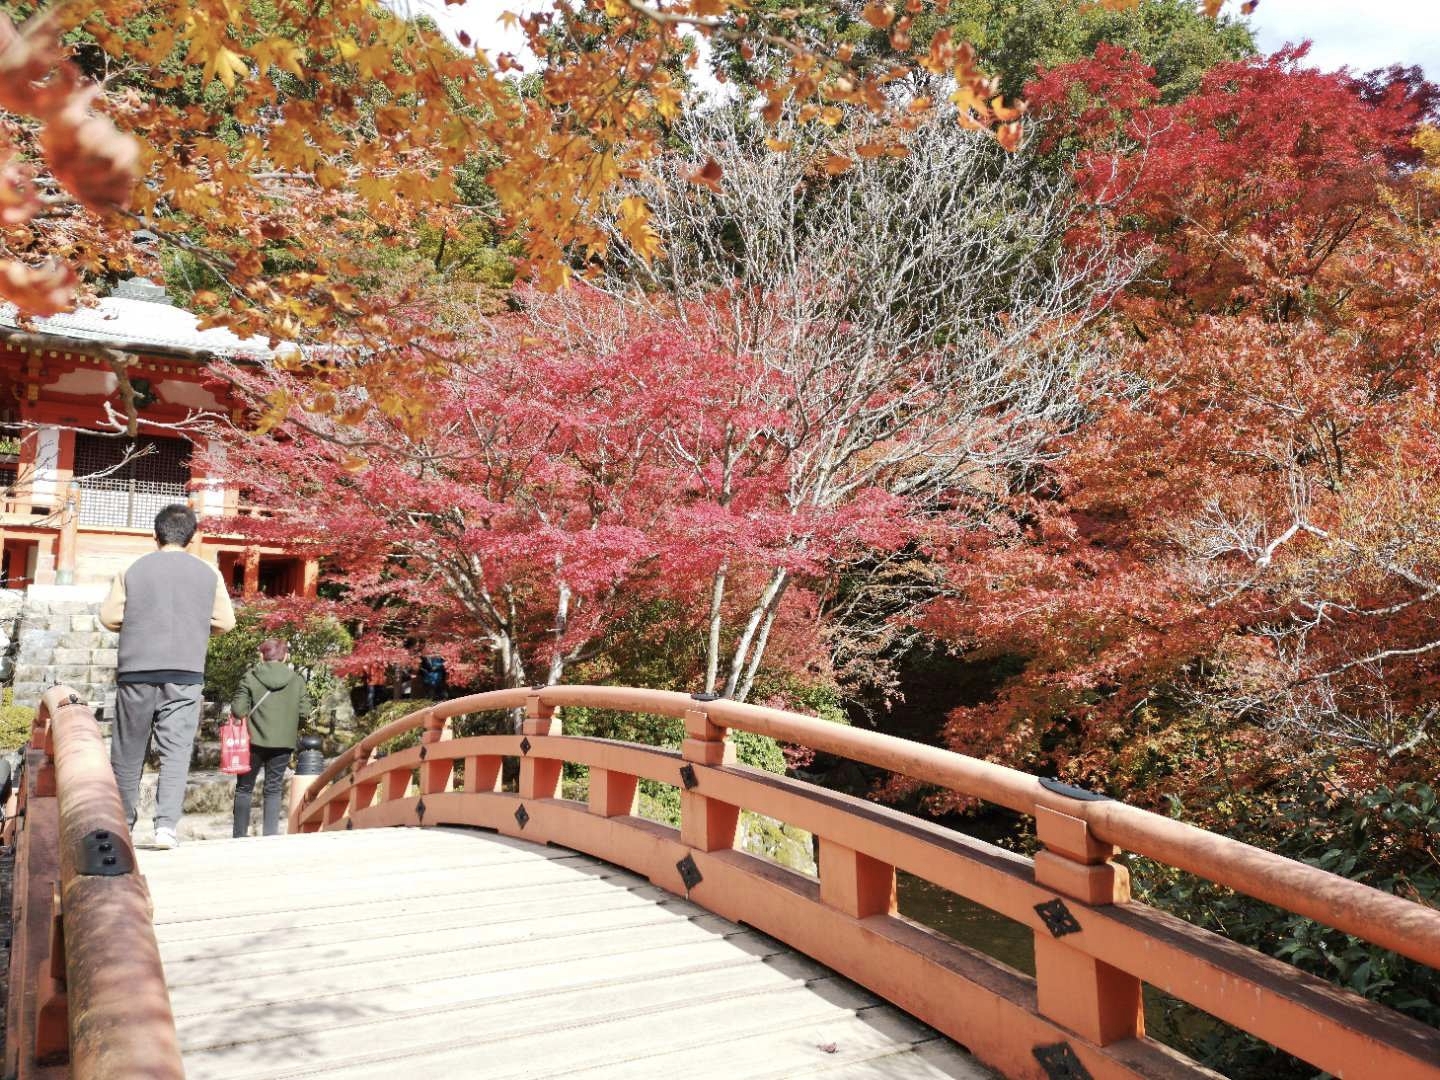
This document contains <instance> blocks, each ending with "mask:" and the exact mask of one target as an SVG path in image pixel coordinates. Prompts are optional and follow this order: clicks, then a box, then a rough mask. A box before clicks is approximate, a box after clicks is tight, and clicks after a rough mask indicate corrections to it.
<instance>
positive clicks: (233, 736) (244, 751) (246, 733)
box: [220, 716, 250, 776]
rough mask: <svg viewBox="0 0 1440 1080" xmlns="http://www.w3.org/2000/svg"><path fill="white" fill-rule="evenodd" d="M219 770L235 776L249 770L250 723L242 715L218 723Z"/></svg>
mask: <svg viewBox="0 0 1440 1080" xmlns="http://www.w3.org/2000/svg"><path fill="white" fill-rule="evenodd" d="M220 771H221V772H222V773H231V774H232V775H235V776H240V775H243V774H244V773H248V772H249V771H250V725H248V724H247V723H245V718H244V717H243V716H232V717H231V718H230V722H229V723H228V724H221V725H220Z"/></svg>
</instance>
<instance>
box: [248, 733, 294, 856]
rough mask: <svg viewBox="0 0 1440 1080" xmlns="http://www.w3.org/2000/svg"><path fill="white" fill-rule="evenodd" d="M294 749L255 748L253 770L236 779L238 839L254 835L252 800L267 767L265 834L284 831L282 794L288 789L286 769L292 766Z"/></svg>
mask: <svg viewBox="0 0 1440 1080" xmlns="http://www.w3.org/2000/svg"><path fill="white" fill-rule="evenodd" d="M294 749H295V748H294V747H293V746H253V745H252V746H251V747H250V771H249V772H248V773H245V774H243V775H241V776H237V777H236V778H235V828H234V831H233V834H232V835H234V836H246V835H248V834H249V832H250V801H251V799H252V798H253V796H254V794H255V779H256V777H258V776H259V775H260V768H261V766H264V768H265V811H264V814H265V835H266V836H274V835H275V834H276V833H278V832H279V831H280V794H281V792H282V791H284V790H285V766H287V765H289V764H290V754H291V753H292V751H293V750H294Z"/></svg>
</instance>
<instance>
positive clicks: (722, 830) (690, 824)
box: [680, 708, 740, 851]
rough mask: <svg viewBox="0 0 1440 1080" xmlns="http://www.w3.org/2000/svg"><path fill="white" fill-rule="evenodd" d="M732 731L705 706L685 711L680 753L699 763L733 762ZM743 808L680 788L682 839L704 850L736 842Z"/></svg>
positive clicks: (723, 846)
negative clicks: (712, 715)
mask: <svg viewBox="0 0 1440 1080" xmlns="http://www.w3.org/2000/svg"><path fill="white" fill-rule="evenodd" d="M728 735H729V731H728V729H726V728H723V727H721V726H720V725H718V724H712V723H711V722H710V715H709V714H708V713H707V712H706V711H705V710H704V709H698V708H697V709H687V710H686V711H685V741H684V742H682V743H681V744H680V755H681V757H683V758H684V759H685V760H686V761H689V762H693V763H695V764H697V765H733V764H734V763H735V744H734V743H732V742H731V741H730V739H729V738H728V737H727V736H728ZM739 823H740V808H739V807H738V806H731V805H730V804H729V803H723V802H720V801H719V800H717V799H711V798H708V797H706V796H704V795H701V794H700V793H699V792H696V791H689V790H687V789H686V788H684V787H682V788H681V789H680V841H681V843H684V844H687V845H689V846H690V847H693V848H698V849H699V850H701V851H721V850H724V849H726V848H733V847H734V846H735V832H736V828H737V826H738V825H739Z"/></svg>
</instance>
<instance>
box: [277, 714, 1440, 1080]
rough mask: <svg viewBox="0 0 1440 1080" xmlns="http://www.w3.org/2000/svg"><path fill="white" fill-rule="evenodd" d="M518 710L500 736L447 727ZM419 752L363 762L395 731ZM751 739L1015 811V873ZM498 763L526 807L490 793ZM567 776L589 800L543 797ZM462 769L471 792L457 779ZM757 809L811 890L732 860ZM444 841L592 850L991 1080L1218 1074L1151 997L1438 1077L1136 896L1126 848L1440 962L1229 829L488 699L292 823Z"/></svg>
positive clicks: (1398, 908)
mask: <svg viewBox="0 0 1440 1080" xmlns="http://www.w3.org/2000/svg"><path fill="white" fill-rule="evenodd" d="M564 706H579V707H585V708H597V709H610V710H617V711H623V712H632V713H641V714H650V715H661V716H671V717H678V718H681V719H683V721H684V724H685V731H686V737H685V740H684V742H683V743H682V745H681V749H680V750H679V751H678V752H677V751H671V750H663V749H658V748H654V747H648V746H639V745H634V744H628V743H617V742H610V741H606V740H601V739H590V738H575V737H566V736H564V735H563V734H562V731H561V724H560V718H559V717H558V716H556V709H557V708H561V707H564ZM522 708H523V709H524V710H525V720H524V722H523V727H522V731H521V733H520V734H517V735H486V736H475V737H470V738H460V739H452V738H450V726H449V721H450V719H451V718H453V717H455V716H459V715H464V714H470V713H476V712H481V711H486V710H510V709H522ZM415 728H419V729H421V731H422V735H421V742H420V745H418V746H415V747H411V748H409V749H406V750H402V751H398V752H396V753H392V754H389V755H387V756H384V757H376V755H375V751H376V750H377V749H378V748H379V747H381V746H382V745H383V744H384V743H386V742H388V741H389V740H391V739H393V738H395V737H396V736H397V735H400V734H403V733H405V732H406V731H409V730H412V729H415ZM730 728H738V729H741V730H746V731H751V732H755V733H758V734H761V735H769V736H772V737H773V738H775V739H778V740H780V741H782V742H787V743H794V744H798V745H801V746H807V747H810V748H812V749H815V750H820V751H824V752H826V753H830V754H835V755H837V756H840V757H844V758H849V759H851V760H855V761H859V762H863V763H867V764H870V765H875V766H879V767H881V768H884V769H887V770H889V771H892V772H896V773H900V774H902V775H905V776H909V777H912V778H914V779H917V780H920V781H923V782H925V783H928V784H934V785H937V786H941V787H945V788H948V789H950V790H952V791H955V792H958V793H961V794H964V795H968V796H973V797H976V798H979V799H983V800H985V801H988V802H992V803H995V804H997V805H1000V806H1005V807H1009V808H1010V809H1012V810H1016V811H1019V812H1021V813H1024V814H1028V815H1031V816H1033V817H1034V818H1035V821H1036V835H1037V838H1038V840H1039V842H1040V844H1041V846H1042V850H1040V851H1039V852H1037V854H1036V856H1035V858H1034V859H1033V860H1031V859H1026V858H1023V857H1021V856H1019V855H1016V854H1014V853H1012V852H1008V851H1004V850H1002V849H1000V848H997V847H994V846H992V845H989V844H986V843H983V842H981V841H978V840H975V839H973V838H971V837H968V836H965V835H963V834H960V833H957V832H954V831H953V830H948V829H945V828H943V827H941V826H938V825H935V824H933V823H930V822H926V821H923V820H920V819H917V818H914V817H912V816H910V815H906V814H903V813H899V812H897V811H894V810H891V809H888V808H885V807H881V806H877V805H875V804H873V803H869V802H867V801H865V800H862V799H856V798H852V797H849V796H845V795H840V794H837V793H835V792H831V791H827V790H825V789H822V788H819V787H817V786H815V785H811V784H807V783H804V782H802V781H798V780H793V779H789V778H786V777H780V776H775V775H773V774H769V773H765V772H762V771H759V770H755V769H750V768H746V767H744V766H739V765H736V764H735V758H734V751H733V747H732V746H731V743H730V741H729V739H728V737H727V734H728V729H730ZM506 758H514V759H518V761H519V784H518V790H517V791H514V792H507V791H502V790H501V776H502V766H503V762H504V760H505V759H506ZM566 762H574V763H577V764H581V765H585V766H588V768H589V794H588V802H586V803H578V802H574V801H571V800H566V799H563V798H561V797H560V777H561V771H562V769H563V766H564V764H565V763H566ZM457 763H463V765H462V768H463V774H462V775H463V786H461V787H459V788H458V789H457V787H456V783H455V780H456V765H457ZM642 778H647V779H651V780H655V781H659V782H661V783H665V784H671V785H674V786H675V787H677V788H678V789H679V790H680V805H681V823H680V828H679V829H678V830H676V829H672V828H669V827H666V826H663V825H659V824H656V823H654V822H651V821H648V820H646V819H643V818H640V817H638V816H637V814H636V805H637V804H636V799H637V794H636V792H637V782H638V780H639V779H642ZM742 809H743V810H749V811H753V812H756V813H759V814H762V815H765V816H767V817H770V818H774V819H777V820H780V821H783V822H786V823H789V824H792V825H795V826H797V827H799V828H802V829H805V830H808V831H810V832H811V833H813V834H814V835H815V836H817V837H818V838H819V871H820V872H819V880H818V882H816V881H815V880H814V879H811V878H809V877H807V876H805V875H801V874H798V873H795V872H793V871H789V870H786V869H784V868H782V867H779V866H776V865H775V864H773V863H770V862H767V861H766V860H763V859H760V858H757V857H755V856H751V855H746V854H744V853H742V852H739V851H736V850H734V848H735V839H736V832H737V824H738V817H739V813H740V811H741V810H742ZM441 824H458V825H469V826H479V827H483V828H490V829H495V830H497V831H499V832H501V833H505V834H507V835H511V836H519V837H524V838H527V839H533V840H537V841H539V842H542V843H543V842H551V843H555V844H559V845H562V846H565V847H569V848H573V849H575V850H579V851H584V852H587V853H590V854H593V855H596V856H598V857H600V858H603V859H606V860H608V861H610V862H614V863H617V864H619V865H622V866H626V867H629V868H631V869H633V870H636V871H637V872H640V873H642V874H645V875H646V876H648V877H649V878H650V879H651V880H652V881H654V882H655V883H656V884H659V885H661V886H663V887H665V888H668V889H670V890H671V891H674V892H677V893H679V892H683V893H685V894H687V895H688V896H689V897H690V898H691V899H692V900H694V901H695V902H697V903H699V904H700V905H702V906H704V907H706V908H708V909H709V910H712V911H714V912H716V913H717V914H720V915H723V916H725V917H727V918H730V919H733V920H736V921H740V922H745V923H748V924H750V925H752V926H755V927H756V928H758V929H760V930H762V931H763V932H765V933H768V934H770V935H772V936H774V937H776V938H778V939H780V940H782V941H784V942H786V943H787V944H789V945H792V946H794V947H795V948H798V949H800V950H801V951H803V952H806V953H808V954H809V955H811V956H813V957H815V958H816V959H817V960H820V961H821V962H823V963H825V964H828V965H829V966H830V967H832V968H834V969H836V970H837V971H839V972H841V973H842V974H844V975H846V976H848V977H850V978H852V979H854V980H855V981H857V982H859V983H861V984H863V985H866V986H868V987H870V988H871V989H873V990H875V991H876V992H877V993H879V994H880V995H882V996H884V997H886V998H887V999H889V1000H891V1001H892V1002H894V1003H896V1004H897V1005H900V1006H901V1007H902V1008H905V1009H907V1010H908V1011H910V1012H911V1013H913V1014H914V1015H916V1016H917V1017H919V1018H920V1019H922V1020H924V1021H926V1022H927V1023H929V1024H931V1025H932V1026H934V1027H936V1028H938V1029H939V1030H941V1031H943V1032H945V1033H946V1034H947V1035H950V1036H951V1037H952V1038H954V1039H956V1040H957V1041H958V1042H960V1043H963V1044H964V1045H965V1046H967V1047H968V1048H969V1049H970V1050H971V1051H972V1052H973V1053H975V1054H976V1055H977V1056H978V1057H979V1058H981V1059H982V1060H984V1061H986V1062H988V1063H989V1064H991V1065H993V1066H994V1067H996V1068H998V1069H999V1070H1001V1071H1002V1072H1003V1073H1004V1074H1005V1075H1007V1076H1024V1077H1029V1076H1034V1077H1037V1078H1038V1077H1050V1078H1055V1077H1083V1076H1091V1077H1112V1076H1113V1077H1157V1076H1160V1077H1201V1076H1206V1077H1213V1076H1214V1075H1215V1074H1214V1073H1213V1072H1211V1071H1209V1070H1208V1069H1205V1068H1203V1067H1201V1066H1199V1065H1198V1064H1196V1063H1194V1062H1192V1061H1190V1060H1189V1059H1187V1058H1184V1057H1183V1056H1182V1055H1180V1054H1178V1053H1176V1052H1175V1051H1173V1050H1170V1049H1169V1048H1167V1047H1164V1046H1162V1045H1161V1044H1159V1043H1157V1042H1155V1041H1153V1040H1151V1039H1148V1038H1146V1036H1145V1030H1144V1013H1143V1007H1142V997H1141V994H1142V987H1143V986H1144V985H1146V984H1148V985H1151V986H1154V987H1156V988H1158V989H1160V990H1162V991H1164V992H1166V993H1168V994H1170V995H1172V996H1174V997H1176V998H1179V999H1181V1000H1183V1001H1186V1002H1188V1003H1189V1004H1191V1005H1193V1006H1195V1007H1196V1008H1198V1009H1201V1010H1203V1011H1204V1012H1207V1013H1209V1014H1211V1015H1212V1016H1215V1017H1217V1018H1218V1019H1220V1020H1222V1021H1225V1022H1226V1023H1229V1024H1232V1025H1235V1026H1236V1027H1239V1028H1242V1029H1244V1030H1246V1031H1248V1032H1251V1033H1252V1034H1254V1035H1256V1036H1257V1037H1259V1038H1261V1039H1263V1040H1265V1041H1266V1042H1269V1043H1271V1044H1272V1045H1274V1046H1277V1047H1279V1048H1280V1049H1282V1050H1285V1051H1286V1052H1288V1053H1290V1054H1293V1055H1295V1056H1296V1057H1298V1058H1301V1059H1302V1060H1305V1061H1307V1062H1310V1063H1311V1064H1313V1065H1315V1066H1316V1067H1317V1068H1318V1069H1322V1070H1324V1071H1326V1072H1329V1073H1332V1074H1334V1075H1337V1076H1344V1077H1351V1076H1386V1077H1402V1076H1403V1077H1405V1078H1407V1080H1410V1078H1417V1080H1418V1078H1429V1080H1440V1031H1437V1030H1435V1029H1434V1028H1431V1027H1428V1026H1427V1025H1424V1024H1421V1023H1419V1022H1417V1021H1415V1020H1412V1019H1409V1018H1407V1017H1405V1016H1403V1015H1401V1014H1399V1013H1397V1012H1394V1011H1392V1010H1390V1009H1387V1008H1384V1007H1382V1006H1380V1005H1377V1004H1375V1003H1373V1002H1370V1001H1367V1000H1366V999H1364V998H1362V997H1360V996H1359V995H1356V994H1354V993H1351V992H1349V991H1347V990H1344V989H1341V988H1339V987H1337V986H1334V985H1332V984H1331V983H1328V982H1326V981H1324V980H1322V979H1318V978H1316V977H1314V976H1311V975H1309V974H1307V973H1305V972H1302V971H1300V970H1298V969H1296V968H1294V967H1292V966H1290V965H1288V964H1285V963H1283V962H1281V961H1278V960H1275V959H1273V958H1271V957H1268V956H1265V955H1263V954H1261V953H1258V952H1256V951H1254V950H1251V949H1249V948H1246V947H1243V946H1240V945H1238V944H1236V943H1234V942H1232V941H1229V940H1228V939H1226V938H1224V937H1222V936H1219V935H1217V934H1214V933H1211V932H1209V931H1206V930H1202V929H1200V928H1198V927H1195V926H1193V925H1191V924H1189V923H1187V922H1184V921H1183V920H1180V919H1177V918H1174V917H1173V916H1170V915H1167V914H1165V913H1163V912H1160V911H1157V910H1155V909H1153V908H1151V907H1148V906H1146V905H1144V904H1140V903H1137V902H1135V901H1133V900H1131V898H1130V891H1129V878H1128V874H1127V871H1126V869H1125V867H1124V866H1123V865H1121V864H1119V863H1118V862H1116V861H1115V858H1116V856H1117V855H1118V854H1119V852H1120V850H1121V849H1123V850H1126V851H1130V852H1134V853H1136V854H1141V855H1145V856H1148V857H1150V858H1152V859H1155V860H1157V861H1160V862H1163V863H1166V864H1168V865H1170V866H1173V867H1177V868H1179V869H1182V870H1186V871H1189V872H1191V873H1194V874H1196V875H1199V876H1201V877H1204V878H1207V879H1209V880H1212V881H1215V882H1218V883H1220V884H1222V885H1225V886H1228V887H1230V888H1232V889H1235V890H1237V891H1239V892H1242V893H1245V894H1247V895H1250V896H1253V897H1256V898H1258V899H1260V900H1263V901H1266V902H1268V903H1271V904H1275V905H1277V906H1279V907H1282V908H1285V909H1286V910H1288V911H1291V912H1295V913H1297V914H1300V915H1303V916H1306V917H1308V918H1312V919H1315V920H1316V921H1317V922H1321V923H1324V924H1326V925H1328V926H1332V927H1334V928H1336V929H1339V930H1342V931H1344V932H1346V933H1349V934H1353V935H1355V936H1356V937H1359V938H1362V939H1364V940H1366V941H1369V942H1371V943H1373V944H1376V945H1379V946H1381V947H1383V948H1386V949H1391V950H1393V951H1395V952H1397V953H1400V954H1402V955H1404V956H1407V957H1410V958H1411V959H1413V960H1416V961H1418V962H1420V963H1422V964H1426V965H1428V966H1430V967H1432V968H1440V911H1436V910H1434V909H1431V908H1428V907H1425V906H1422V905H1419V904H1415V903H1412V902H1410V901H1407V900H1403V899H1401V898H1399V897H1396V896H1393V895H1390V894H1387V893H1383V892H1380V891H1378V890H1376V889H1373V888H1370V887H1369V886H1366V885H1362V884H1359V883H1357V882H1353V881H1349V880H1347V879H1344V878H1340V877H1337V876H1335V875H1333V874H1329V873H1326V872H1324V871H1321V870H1318V869H1316V868H1314V867H1311V866H1307V865H1305V864H1303V863H1299V862H1295V861H1293V860H1290V859H1286V858H1284V857H1282V856H1278V855H1275V854H1273V853H1271V852H1266V851H1263V850H1260V849H1258V848H1255V847H1252V846H1250V845H1247V844H1244V843H1241V842H1239V841H1236V840H1232V839H1229V838H1227V837H1222V836H1217V835H1215V834H1212V833H1208V832H1205V831H1204V830H1201V829H1197V828H1194V827H1193V826H1189V825H1185V824H1183V823H1181V822H1176V821H1173V820H1170V819H1168V818H1164V817H1161V816H1159V815H1156V814H1152V813H1150V812H1148V811H1145V810H1141V809H1138V808H1136V807H1131V806H1127V805H1125V804H1123V803H1120V802H1116V801H1113V800H1110V799H1106V798H1102V797H1097V796H1094V795H1092V794H1090V793H1088V792H1084V791H1080V790H1079V789H1075V788H1070V787H1067V786H1066V785H1063V784H1056V783H1054V782H1053V781H1045V780H1040V779H1037V778H1036V777H1033V776H1029V775H1026V774H1024V773H1021V772H1018V771H1016V770H1014V769H1009V768H1006V767H1004V766H1001V765H996V764H994V763H991V762H986V761H980V760H977V759H974V758H969V757H965V756H963V755H960V754H955V753H951V752H949V751H946V750H941V749H938V748H935V747H929V746H924V745H921V744H918V743H913V742H910V741H908V740H904V739H899V738H895V737H893V736H888V735H882V734H879V733H875V732H868V731H862V730H856V729H853V728H847V727H844V726H841V725H836V724H832V723H828V722H826V721H823V720H819V719H817V718H814V717H808V716H802V715H799V714H796V713H790V712H785V711H781V710H776V709H769V708H764V707H761V706H754V705H747V704H740V703H737V702H732V701H727V700H703V699H700V698H696V697H690V696H686V695H683V694H677V693H670V692H665V691H653V690H638V689H629V688H618V687H593V686H552V687H544V688H539V689H534V690H525V689H520V690H504V691H496V692H493V693H489V694H479V695H475V696H472V697H468V698H459V699H455V700H452V701H448V702H443V703H440V704H437V705H435V706H432V707H429V708H426V709H422V710H420V711H418V712H416V713H413V714H411V715H410V716H407V717H403V718H401V719H399V720H397V721H394V722H393V723H391V724H388V725H386V726H385V727H383V728H380V729H378V730H377V731H375V732H373V733H372V734H370V735H369V736H367V737H366V738H365V739H363V740H361V741H360V742H359V743H357V744H356V745H355V746H353V747H351V748H350V749H349V750H347V751H345V752H344V753H343V754H341V755H340V756H339V757H337V758H336V759H335V760H334V761H333V762H331V764H330V765H329V766H328V767H327V768H326V769H325V771H324V772H323V773H322V774H321V775H320V776H319V777H317V780H316V782H315V783H314V784H313V786H312V787H311V788H310V789H309V790H308V791H307V792H305V793H304V794H303V795H302V796H301V797H300V798H299V799H297V800H296V801H295V804H294V806H293V808H292V812H291V823H290V827H291V830H292V831H299V832H308V831H315V830H318V829H341V828H354V827H373V826H394V825H419V826H434V825H441ZM897 870H903V871H905V872H907V873H910V874H913V875H915V876H917V877H920V878H923V879H925V880H927V881H930V882H933V883H934V884H936V885H938V886H940V887H941V888H944V889H947V890H949V891H951V892H954V893H956V894H958V895H961V896H964V897H967V898H968V899H970V900H973V901H975V902H977V903H979V904H981V905H983V906H984V907H986V908H989V909H990V910H992V911H994V912H997V913H999V914H1000V915H1003V916H1005V917H1007V918H1009V919H1012V920H1014V921H1016V922H1019V923H1021V924H1023V925H1024V926H1026V927H1028V928H1029V929H1030V930H1031V931H1032V932H1033V934H1034V941H1035V977H1034V978H1033V979H1032V978H1030V977H1028V976H1026V975H1023V974H1021V973H1019V972H1017V971H1015V970H1013V969H1012V968H1009V967H1007V966H1006V965H1004V964H1001V963H999V962H998V961H996V960H993V959H992V958H990V957H988V956H986V955H984V954H983V953H980V952H978V951H976V950H974V949H971V948H968V947H967V946H964V945H962V944H960V943H958V942H955V941H953V940H951V939H949V938H946V937H944V936H943V935H939V934H936V933H934V932H932V931H929V930H927V929H926V928H924V927H921V926H919V925H918V924H916V923H914V922H912V921H910V920H908V919H905V918H902V917H901V916H899V915H898V913H897V907H896V871H897Z"/></svg>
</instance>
